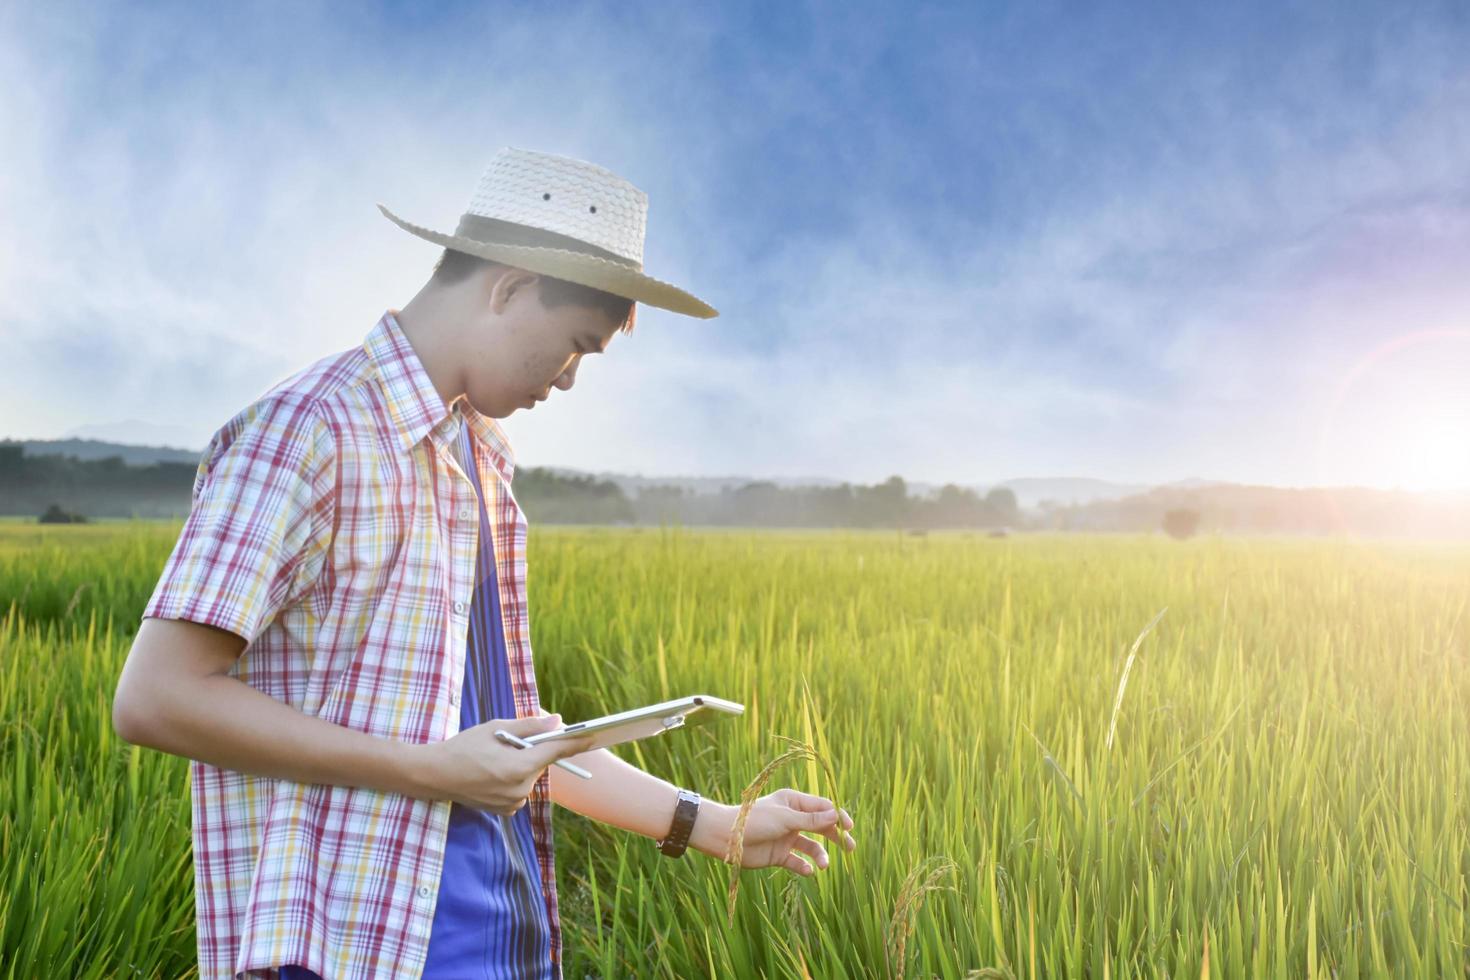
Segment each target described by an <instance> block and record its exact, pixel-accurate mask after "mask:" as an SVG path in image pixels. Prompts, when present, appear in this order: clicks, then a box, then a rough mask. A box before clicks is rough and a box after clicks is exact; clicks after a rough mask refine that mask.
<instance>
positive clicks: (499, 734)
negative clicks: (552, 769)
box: [495, 728, 592, 779]
mask: <svg viewBox="0 0 1470 980" xmlns="http://www.w3.org/2000/svg"><path fill="white" fill-rule="evenodd" d="M495 737H496V738H498V739H500V740H501V741H502V742H509V743H510V744H511V745H514V746H516V747H518V748H522V749H531V748H535V746H533V745H532V744H531V743H530V742H528V741H526V740H525V739H523V738H521V737H520V736H519V735H512V734H511V733H510V732H508V731H506V730H505V729H504V728H497V729H495ZM552 764H553V765H557V766H561V767H562V768H563V769H565V770H566V771H567V772H569V773H571V774H572V775H573V776H581V777H582V778H583V779H591V778H592V773H590V772H588V771H587V770H586V769H583V768H582V767H581V766H578V765H574V764H572V763H570V762H568V761H567V760H565V759H557V760H556V762H554V763H552Z"/></svg>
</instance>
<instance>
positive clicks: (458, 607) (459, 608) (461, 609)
mask: <svg viewBox="0 0 1470 980" xmlns="http://www.w3.org/2000/svg"><path fill="white" fill-rule="evenodd" d="M454 611H455V612H457V613H462V612H464V603H462V602H456V603H455V604H454Z"/></svg>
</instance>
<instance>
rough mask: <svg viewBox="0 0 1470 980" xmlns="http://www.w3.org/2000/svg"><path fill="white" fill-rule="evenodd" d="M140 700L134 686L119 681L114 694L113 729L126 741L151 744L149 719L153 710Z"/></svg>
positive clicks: (135, 743)
mask: <svg viewBox="0 0 1470 980" xmlns="http://www.w3.org/2000/svg"><path fill="white" fill-rule="evenodd" d="M138 702H139V697H138V695H137V693H136V692H135V691H134V689H133V687H131V686H129V685H127V684H124V683H123V682H121V681H119V682H118V685H117V690H116V691H115V692H113V695H112V730H113V731H114V732H116V733H117V737H118V738H120V739H122V740H123V741H124V742H130V743H132V744H133V745H149V744H150V736H149V734H148V719H149V716H150V714H151V712H150V711H149V710H148V707H147V706H146V705H143V704H139V703H138Z"/></svg>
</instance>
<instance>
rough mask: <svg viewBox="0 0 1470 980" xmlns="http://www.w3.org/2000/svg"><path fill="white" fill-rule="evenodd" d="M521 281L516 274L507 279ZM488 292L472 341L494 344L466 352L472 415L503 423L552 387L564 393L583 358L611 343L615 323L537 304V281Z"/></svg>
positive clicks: (580, 310)
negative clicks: (491, 340) (485, 340)
mask: <svg viewBox="0 0 1470 980" xmlns="http://www.w3.org/2000/svg"><path fill="white" fill-rule="evenodd" d="M508 275H509V276H514V277H518V278H520V279H522V280H524V277H525V276H526V275H527V274H525V273H520V272H519V271H518V270H517V271H515V272H513V273H510V274H508ZM502 285H503V286H504V287H505V289H504V290H502V289H501V287H499V286H497V287H496V289H495V290H494V291H492V294H491V297H490V302H489V303H488V304H487V307H486V310H485V313H484V315H483V316H482V317H481V318H479V319H480V322H478V323H476V324H474V325H473V328H472V331H471V333H470V336H471V338H474V337H486V336H495V337H496V343H495V344H494V345H493V353H492V345H490V344H486V345H484V346H483V347H477V346H476V345H475V344H473V342H471V343H470V345H469V346H470V347H471V349H470V350H468V351H467V352H466V358H467V363H466V364H465V366H464V367H465V397H466V399H468V401H469V403H470V404H471V405H472V406H473V407H474V408H475V410H476V411H478V412H480V413H481V414H483V415H489V416H491V417H492V418H505V417H506V416H508V415H510V414H512V413H513V412H515V411H516V410H517V409H522V408H525V409H529V408H534V407H535V405H536V403H537V402H541V401H545V400H546V398H548V397H549V396H550V395H551V391H552V389H553V388H559V389H561V390H562V391H568V390H570V389H571V387H572V385H573V384H574V383H575V382H576V378H577V369H578V367H579V366H580V365H581V362H582V358H583V357H585V356H586V355H588V354H598V353H601V352H602V351H603V349H605V348H606V347H607V345H608V344H609V343H610V342H611V341H612V338H613V335H614V334H616V333H617V330H618V324H617V323H616V322H615V321H613V319H612V318H611V317H609V316H608V315H607V314H605V313H603V312H602V311H601V310H597V309H593V308H591V307H584V306H577V305H576V304H570V303H569V304H567V305H564V306H558V307H554V308H552V309H547V308H546V307H544V306H542V305H541V295H540V280H539V279H531V280H530V281H519V282H508V283H502Z"/></svg>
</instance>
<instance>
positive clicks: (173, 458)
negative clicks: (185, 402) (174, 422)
mask: <svg viewBox="0 0 1470 980" xmlns="http://www.w3.org/2000/svg"><path fill="white" fill-rule="evenodd" d="M16 445H18V446H21V447H22V451H23V452H24V453H25V454H26V455H27V456H74V457H76V458H77V459H81V460H93V459H106V458H107V457H109V456H121V457H122V461H123V463H125V464H126V465H128V466H147V465H149V464H151V463H198V462H199V457H200V455H202V454H203V452H204V450H203V449H202V448H201V449H169V448H167V447H163V446H130V445H125V444H123V443H118V442H101V441H99V440H96V439H0V446H16Z"/></svg>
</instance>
